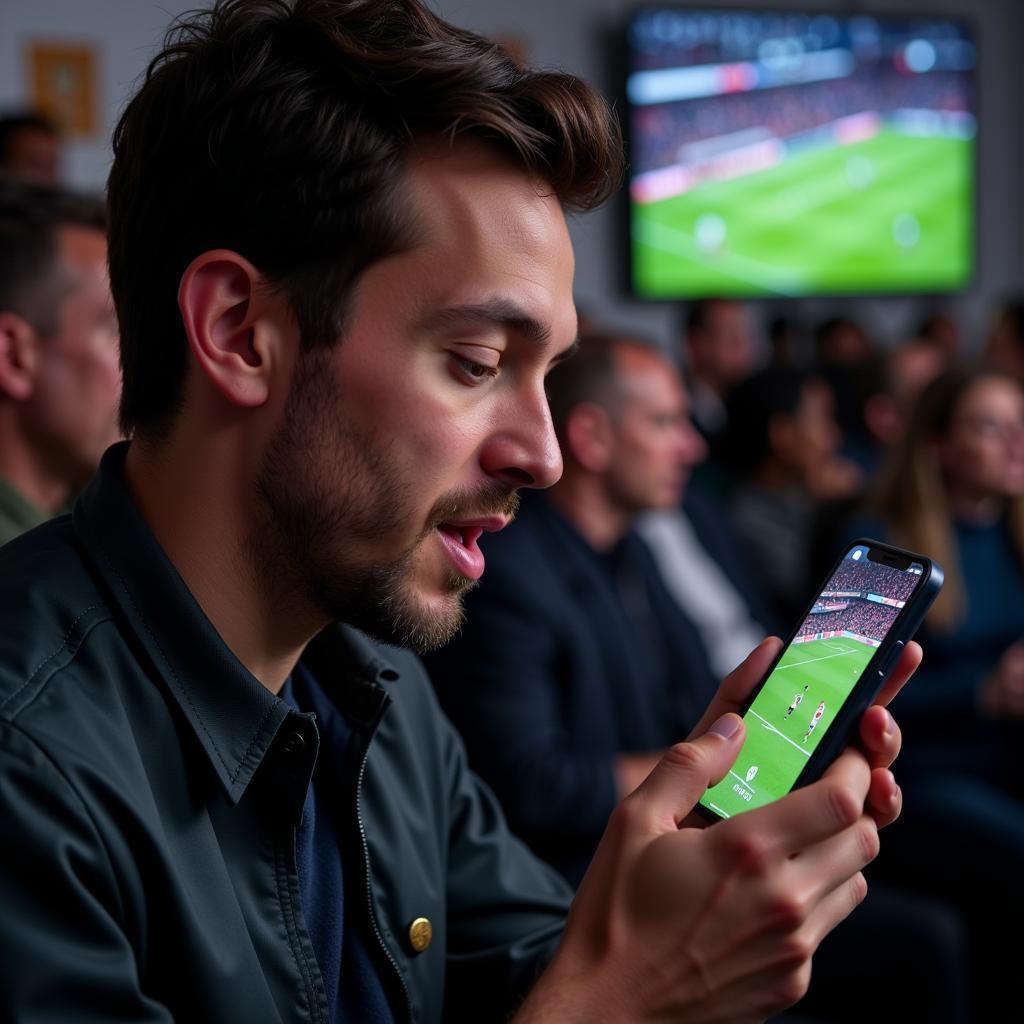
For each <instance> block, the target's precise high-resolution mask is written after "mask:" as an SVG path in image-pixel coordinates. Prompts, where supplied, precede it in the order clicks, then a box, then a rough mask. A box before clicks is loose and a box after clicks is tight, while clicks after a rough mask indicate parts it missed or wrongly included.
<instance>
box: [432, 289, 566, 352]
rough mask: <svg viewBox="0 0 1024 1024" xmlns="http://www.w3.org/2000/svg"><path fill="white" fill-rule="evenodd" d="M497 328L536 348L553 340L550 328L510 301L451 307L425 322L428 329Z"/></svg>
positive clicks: (491, 300)
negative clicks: (505, 329) (519, 336)
mask: <svg viewBox="0 0 1024 1024" xmlns="http://www.w3.org/2000/svg"><path fill="white" fill-rule="evenodd" d="M494 325H498V326H501V327H505V328H507V329H509V330H511V331H514V332H515V333H516V334H519V335H522V336H523V337H524V338H526V340H527V341H531V342H533V344H535V345H541V346H543V345H547V343H548V342H549V341H550V340H551V328H550V327H547V326H546V325H545V324H542V323H541V322H540V321H539V320H537V319H536V318H535V317H532V316H530V315H529V313H527V312H526V311H525V310H524V309H523V308H522V307H521V306H519V305H518V304H517V303H515V302H511V301H510V300H508V299H490V300H487V301H485V302H479V303H470V304H467V305H464V306H451V307H449V308H448V309H442V310H440V311H439V312H437V313H433V314H432V315H431V316H429V317H428V318H427V319H426V321H425V322H424V327H426V328H427V329H430V330H440V329H443V328H452V327H464V326H467V327H472V326H488V327H490V326H494Z"/></svg>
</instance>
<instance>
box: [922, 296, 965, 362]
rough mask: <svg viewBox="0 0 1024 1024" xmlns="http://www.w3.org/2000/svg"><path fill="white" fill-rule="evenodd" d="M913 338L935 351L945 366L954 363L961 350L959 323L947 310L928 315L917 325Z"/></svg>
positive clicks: (961, 331)
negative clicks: (940, 356)
mask: <svg viewBox="0 0 1024 1024" xmlns="http://www.w3.org/2000/svg"><path fill="white" fill-rule="evenodd" d="M914 337H915V338H918V339H920V340H921V341H923V342H925V343H927V344H929V345H931V346H932V347H933V348H935V349H937V350H938V352H939V353H940V354H941V355H942V357H943V360H944V361H945V363H946V364H947V365H948V364H951V363H955V362H956V361H957V360H958V359H959V358H960V355H961V352H962V350H963V330H962V329H961V327H960V321H959V320H957V318H956V317H955V316H954V315H953V313H952V312H950V311H949V310H948V309H936V310H933V311H932V312H931V313H929V314H928V315H927V316H926V317H925V318H924V319H923V320H922V321H921V323H920V324H919V325H918V328H917V330H916V331H915V332H914Z"/></svg>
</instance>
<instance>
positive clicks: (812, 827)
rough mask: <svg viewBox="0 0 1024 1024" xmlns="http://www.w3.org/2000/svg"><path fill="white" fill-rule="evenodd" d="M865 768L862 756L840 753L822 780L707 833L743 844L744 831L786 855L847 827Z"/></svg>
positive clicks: (866, 776) (860, 797)
mask: <svg viewBox="0 0 1024 1024" xmlns="http://www.w3.org/2000/svg"><path fill="white" fill-rule="evenodd" d="M870 787H871V770H870V769H869V768H868V765H867V762H866V761H865V760H864V758H863V757H861V756H860V755H857V754H855V753H853V752H850V753H846V754H843V755H841V756H840V758H839V759H838V760H837V761H836V762H835V763H834V764H833V765H832V767H831V768H830V769H829V771H828V773H827V774H826V775H825V777H824V778H822V779H819V780H818V781H817V782H815V783H812V784H811V785H810V786H804V787H803V788H802V789H798V790H795V791H794V792H792V793H789V794H788V795H787V796H784V797H782V798H781V799H779V800H776V801H774V802H773V803H770V804H768V805H767V806H765V807H759V808H757V809H756V810H753V811H746V812H745V813H743V814H738V815H736V816H735V817H733V818H730V819H729V820H728V821H726V822H724V823H722V824H721V825H716V826H715V828H714V829H713V830H712V832H715V833H718V834H719V837H720V838H721V840H722V841H723V842H725V843H733V842H736V841H737V839H738V841H739V842H740V843H741V844H742V843H743V842H744V838H743V837H744V834H745V832H746V833H750V834H751V835H753V836H756V837H758V843H759V844H760V845H761V846H764V847H767V848H768V849H769V850H771V851H776V850H777V851H778V852H779V853H780V854H781V855H782V856H785V857H792V856H794V855H797V854H800V853H802V852H803V851H805V850H807V849H808V848H810V847H811V846H814V845H816V844H817V843H821V842H824V841H825V840H827V839H831V838H832V837H833V836H836V835H838V834H839V833H841V832H843V831H845V830H846V829H849V828H851V827H852V826H853V825H854V824H855V823H856V822H857V821H858V820H859V819H860V818H861V816H862V815H863V813H864V801H865V800H866V799H867V795H868V792H869V790H870Z"/></svg>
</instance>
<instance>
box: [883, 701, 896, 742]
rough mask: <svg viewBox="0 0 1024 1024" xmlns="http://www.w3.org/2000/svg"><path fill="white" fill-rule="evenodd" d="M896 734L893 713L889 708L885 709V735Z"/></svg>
mask: <svg viewBox="0 0 1024 1024" xmlns="http://www.w3.org/2000/svg"><path fill="white" fill-rule="evenodd" d="M894 732H896V719H895V718H893V717H892V712H890V711H889V709H888V708H886V709H885V735H886V736H892V734H893V733H894Z"/></svg>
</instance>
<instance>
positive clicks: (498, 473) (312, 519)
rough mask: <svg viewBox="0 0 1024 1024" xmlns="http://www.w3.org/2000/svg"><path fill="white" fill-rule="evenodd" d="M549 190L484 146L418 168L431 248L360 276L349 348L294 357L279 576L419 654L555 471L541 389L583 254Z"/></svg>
mask: <svg viewBox="0 0 1024 1024" xmlns="http://www.w3.org/2000/svg"><path fill="white" fill-rule="evenodd" d="M538 191H539V189H538V185H537V184H536V183H535V182H534V181H532V180H531V179H530V178H528V177H527V176H526V175H525V174H524V173H522V172H521V171H520V170H518V169H516V168H514V167H511V166H510V165H508V164H507V163H506V162H505V161H504V160H503V159H501V158H500V157H498V156H496V155H494V154H493V153H492V152H491V151H490V150H488V149H484V148H477V147H474V146H462V147H460V148H459V149H458V150H456V151H455V152H454V153H448V154H442V153H440V152H437V151H425V152H423V153H421V154H420V155H418V156H416V157H415V158H413V159H412V160H411V162H410V165H409V169H408V173H407V179H406V186H405V191H404V192H403V193H402V196H403V198H404V199H405V200H406V201H407V202H408V203H409V206H410V209H411V211H412V212H413V214H414V216H415V218H416V223H417V225H418V228H419V242H418V244H416V245H415V246H414V247H413V248H411V249H409V250H408V251H406V252H403V253H401V254H399V255H397V256H393V257H390V258H388V259H385V260H382V261H380V262H379V263H376V264H374V265H373V266H371V267H370V268H369V269H368V270H367V271H366V273H365V274H364V276H363V277H362V279H361V280H360V282H359V284H358V285H357V287H356V290H355V293H354V296H353V299H352V301H351V304H350V313H349V316H348V318H347V326H346V328H345V330H344V335H343V337H342V338H341V339H340V341H339V343H338V344H337V345H335V346H334V347H333V348H332V349H330V350H329V351H324V352H318V353H313V354H307V355H304V356H300V357H299V360H298V364H297V367H296V371H295V378H294V382H293V386H292V392H291V394H290V397H289V401H288V407H287V408H286V409H285V412H284V415H283V418H282V422H281V425H280V427H279V428H278V431H277V433H276V435H275V437H274V438H273V440H272V442H271V443H270V445H269V447H268V449H267V452H266V455H265V458H264V461H263V466H262V469H261V473H260V479H259V488H258V490H259V494H260V496H261V498H262V502H261V506H262V510H263V516H262V518H263V520H264V522H263V523H262V524H261V526H262V528H261V530H260V532H259V534H258V535H257V536H256V537H254V538H252V539H251V544H250V546H251V547H252V549H253V551H254V552H255V554H256V557H257V564H258V565H259V567H260V568H261V570H262V574H263V578H264V579H265V580H266V579H270V580H273V578H274V576H275V575H276V574H279V573H281V572H287V573H288V574H289V577H290V579H292V580H297V582H298V585H299V588H300V590H301V592H302V594H303V596H304V597H305V598H306V599H308V600H311V601H312V602H313V603H314V605H315V606H316V607H317V608H318V609H319V610H320V611H321V612H323V613H324V614H326V615H328V616H330V617H332V618H338V619H343V620H345V621H347V622H350V623H352V624H353V625H356V626H358V627H360V628H362V629H364V630H366V631H367V632H370V633H372V634H373V635H375V636H377V637H379V638H382V639H384V640H388V641H391V642H396V643H402V644H407V645H410V646H413V647H416V648H418V649H421V650H422V649H427V648H429V647H431V646H436V645H437V644H439V643H442V642H444V641H445V640H447V639H448V638H449V637H450V636H451V635H452V633H453V632H454V631H455V629H456V628H457V627H458V624H459V622H460V619H461V594H462V593H463V592H464V591H465V590H466V589H468V587H469V586H471V585H472V583H473V582H474V581H475V580H476V579H477V578H479V576H480V574H481V573H482V572H483V555H482V554H481V552H480V549H479V547H478V545H477V540H478V538H479V536H480V533H481V532H483V531H488V530H494V529H499V528H500V527H501V526H503V525H504V524H505V522H507V520H508V518H509V517H510V516H511V514H512V513H513V512H514V503H515V499H514V494H515V491H516V489H517V488H518V487H521V486H533V487H546V486H549V485H550V484H552V483H553V482H554V481H555V480H556V479H557V478H558V476H559V475H560V473H561V456H560V453H559V450H558V445H557V442H556V440H555V436H554V431H553V429H552V425H551V419H550V415H549V412H548V406H547V400H546V398H545V394H544V376H545V373H546V371H547V370H548V369H549V368H550V366H551V365H552V363H553V361H554V360H555V359H557V357H558V356H559V355H561V354H562V353H564V352H565V350H566V349H568V348H569V347H570V346H571V345H572V343H573V342H574V340H575V336H576V314H575V309H574V307H573V302H572V276H573V256H572V247H571V244H570V241H569V235H568V232H567V230H566V225H565V219H564V216H563V214H562V211H561V209H560V207H559V204H558V202H557V200H556V199H554V198H552V197H550V196H542V195H539V194H538Z"/></svg>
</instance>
